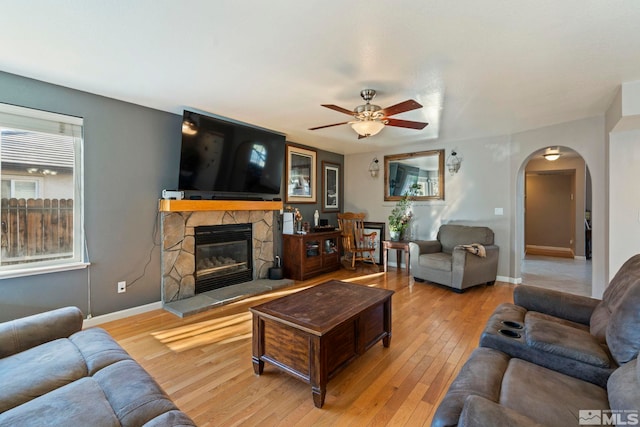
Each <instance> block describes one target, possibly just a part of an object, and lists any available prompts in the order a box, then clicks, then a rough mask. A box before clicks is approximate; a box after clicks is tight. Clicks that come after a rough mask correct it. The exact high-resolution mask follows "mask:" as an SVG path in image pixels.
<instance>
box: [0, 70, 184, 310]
mask: <svg viewBox="0 0 640 427" xmlns="http://www.w3.org/2000/svg"><path fill="white" fill-rule="evenodd" d="M0 102H3V103H8V104H15V105H20V106H24V107H30V108H37V109H42V110H48V111H52V112H56V113H62V114H69V115H74V116H80V117H84V137H85V143H84V150H85V154H84V161H85V181H84V183H85V189H84V194H85V203H84V205H85V228H86V236H87V247H88V252H89V258H90V261H91V267H90V268H89V269H88V270H87V269H81V270H75V271H68V272H59V273H47V274H40V275H33V276H27V277H21V278H16V279H3V280H0V295H2V297H1V298H0V321H4V320H8V319H12V318H16V317H19V316H24V315H28V314H32V313H37V312H41V311H45V310H47V309H52V308H56V307H61V306H65V305H75V306H78V307H79V308H80V309H81V310H82V311H83V312H84V313H85V315H86V314H89V304H88V286H89V274H90V283H91V314H92V315H93V316H96V315H101V314H105V313H110V312H114V311H118V310H123V309H127V308H131V307H136V306H140V305H144V304H148V303H152V302H157V301H159V300H160V255H159V248H158V247H155V248H154V241H153V232H154V227H155V225H156V219H157V205H158V199H159V197H160V194H161V191H162V189H163V188H175V187H177V183H178V182H177V181H178V173H177V172H178V166H179V161H180V125H181V120H182V118H181V117H180V116H178V115H175V114H170V113H166V112H161V111H157V110H152V109H149V108H145V107H141V106H138V105H133V104H129V103H125V102H121V101H117V100H113V99H109V98H104V97H101V96H97V95H93V94H89V93H85V92H80V91H76V90H71V89H68V88H64V87H60V86H55V85H51V84H47V83H43V82H39V81H36V80H31V79H27V78H23V77H20V76H16V75H11V74H6V73H2V72H0ZM157 238H159V234H158V236H157ZM152 249H153V253H151V251H152ZM150 253H151V262H150V264H149V265H148V267H147V269H146V273H145V274H144V276H143V277H142V278H141V279H139V280H138V281H137V282H136V283H135V284H133V285H131V286H129V287H128V289H127V292H126V293H124V294H118V293H117V292H116V283H117V282H118V281H119V280H126V281H127V282H128V284H131V282H132V281H133V280H134V279H135V278H136V277H139V276H141V275H142V274H143V269H144V265H145V264H146V262H147V261H148V260H149V257H150Z"/></svg>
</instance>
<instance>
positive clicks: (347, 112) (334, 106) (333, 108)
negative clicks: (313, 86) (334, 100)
mask: <svg viewBox="0 0 640 427" xmlns="http://www.w3.org/2000/svg"><path fill="white" fill-rule="evenodd" d="M322 106H323V107H327V108H329V109H331V110H334V111H337V112H339V113H344V114H348V115H350V116H354V115H355V113H354V112H353V111H351V110H347V109H346V108H342V107H338V106H337V105H333V104H322Z"/></svg>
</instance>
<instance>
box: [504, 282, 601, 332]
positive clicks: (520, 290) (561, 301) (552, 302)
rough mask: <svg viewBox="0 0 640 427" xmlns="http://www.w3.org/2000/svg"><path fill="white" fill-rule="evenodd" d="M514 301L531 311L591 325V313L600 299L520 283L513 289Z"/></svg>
mask: <svg viewBox="0 0 640 427" xmlns="http://www.w3.org/2000/svg"><path fill="white" fill-rule="evenodd" d="M513 302H514V303H515V304H516V305H519V306H521V307H524V308H526V309H527V310H529V311H537V312H540V313H545V314H549V315H551V316H555V317H560V318H561V319H566V320H570V321H572V322H576V323H581V324H583V325H589V321H590V319H591V314H592V313H593V310H594V309H595V308H596V306H597V305H598V304H599V303H600V300H598V299H595V298H589V297H585V296H581V295H573V294H570V293H567V292H561V291H556V290H553V289H544V288H539V287H537V286H529V285H519V286H516V288H515V290H514V291H513Z"/></svg>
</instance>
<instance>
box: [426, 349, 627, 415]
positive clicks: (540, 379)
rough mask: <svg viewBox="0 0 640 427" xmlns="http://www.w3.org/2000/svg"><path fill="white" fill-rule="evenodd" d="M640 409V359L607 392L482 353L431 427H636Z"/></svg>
mask: <svg viewBox="0 0 640 427" xmlns="http://www.w3.org/2000/svg"><path fill="white" fill-rule="evenodd" d="M639 409H640V366H638V363H637V359H634V360H632V361H631V362H628V363H626V364H624V365H622V366H620V367H619V368H617V369H616V370H615V371H614V372H613V373H612V374H611V376H610V377H609V380H608V383H607V386H606V388H604V387H600V386H597V385H595V384H592V383H590V382H587V381H583V380H580V379H578V378H574V377H571V376H569V375H565V374H562V373H560V372H557V371H553V370H550V369H547V368H545V367H542V366H539V365H536V364H534V363H531V362H527V361H525V360H522V359H517V358H512V357H511V356H509V355H508V354H505V353H503V352H501V351H498V350H495V349H492V348H486V347H479V348H476V349H475V350H474V351H473V353H471V356H470V357H469V359H468V360H467V361H466V362H465V364H464V366H463V367H462V369H461V370H460V373H459V374H458V376H457V377H456V378H455V380H454V381H453V383H452V384H451V387H449V390H448V391H447V394H446V395H445V396H444V398H443V400H442V402H440V405H439V406H438V409H437V410H436V412H435V414H434V416H433V420H432V423H431V426H432V427H448V426H458V427H488V426H491V427H507V426H508V427H514V426H523V427H530V426H557V427H567V426H578V425H582V424H584V425H613V424H618V425H636V424H637V420H638V419H637V417H638V410H639ZM597 421H600V422H597ZM611 421H614V422H611Z"/></svg>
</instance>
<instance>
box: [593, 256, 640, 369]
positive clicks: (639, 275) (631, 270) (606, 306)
mask: <svg viewBox="0 0 640 427" xmlns="http://www.w3.org/2000/svg"><path fill="white" fill-rule="evenodd" d="M638 282H640V254H639V255H635V256H633V257H631V258H629V259H628V260H627V261H626V262H625V263H624V264H623V265H622V267H620V269H619V270H618V272H617V273H616V275H615V276H614V277H613V279H611V282H610V283H609V286H607V288H606V289H605V291H604V293H603V294H602V301H601V302H600V304H598V305H597V306H596V308H595V310H593V314H592V315H591V320H590V322H589V325H590V328H591V334H592V335H595V336H596V337H598V339H599V340H600V341H602V342H604V341H605V340H606V338H607V337H606V334H607V328H608V326H609V320H610V317H611V313H613V312H614V311H615V310H616V309H617V307H618V305H620V304H621V303H622V302H623V301H624V299H625V293H626V292H627V291H628V290H629V288H630V287H638V286H640V284H639V283H638ZM614 357H615V355H614Z"/></svg>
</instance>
